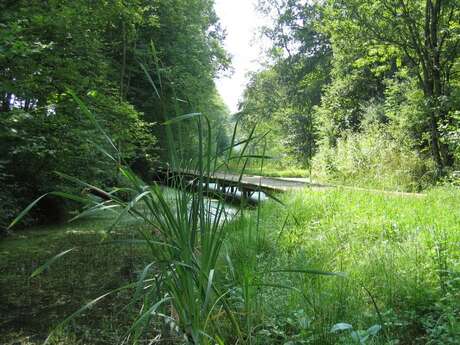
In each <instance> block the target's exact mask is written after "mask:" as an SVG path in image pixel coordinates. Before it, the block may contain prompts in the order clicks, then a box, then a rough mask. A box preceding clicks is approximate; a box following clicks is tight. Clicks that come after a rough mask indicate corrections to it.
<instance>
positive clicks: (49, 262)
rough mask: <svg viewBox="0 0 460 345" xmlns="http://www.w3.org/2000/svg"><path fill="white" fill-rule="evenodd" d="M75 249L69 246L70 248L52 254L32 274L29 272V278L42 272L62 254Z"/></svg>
mask: <svg viewBox="0 0 460 345" xmlns="http://www.w3.org/2000/svg"><path fill="white" fill-rule="evenodd" d="M75 249H76V247H74V248H70V249H67V250H65V251H63V252H61V253H59V254H57V255H55V256H53V257H52V258H51V259H49V260H48V261H47V262H45V263H44V264H43V265H41V266H40V267H39V268H37V269H36V270H35V271H34V272H33V273H32V274H31V276H30V277H31V278H34V277H36V276H38V275H39V274H41V273H43V271H45V270H46V269H47V268H48V267H50V266H51V265H52V264H53V263H54V262H55V261H56V260H58V259H60V258H62V257H63V256H64V255H66V254H68V253H70V252H72V251H74V250H75Z"/></svg>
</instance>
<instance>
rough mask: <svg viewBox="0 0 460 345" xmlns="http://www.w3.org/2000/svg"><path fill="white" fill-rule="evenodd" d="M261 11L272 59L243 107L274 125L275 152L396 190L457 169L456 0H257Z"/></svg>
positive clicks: (255, 119) (245, 115)
mask: <svg viewBox="0 0 460 345" xmlns="http://www.w3.org/2000/svg"><path fill="white" fill-rule="evenodd" d="M259 10H260V11H261V12H262V13H264V14H265V15H266V16H270V17H271V18H273V20H272V23H271V25H268V26H267V27H265V28H264V29H263V30H262V34H263V35H265V36H266V37H268V38H270V40H271V41H272V42H273V45H272V47H271V50H270V56H271V58H270V59H269V63H268V64H267V65H266V67H265V68H264V69H263V70H261V71H259V72H256V73H253V74H252V76H251V79H250V83H249V84H248V86H247V88H246V91H245V94H244V98H243V100H242V102H241V104H240V109H241V115H240V116H241V119H242V121H244V122H247V123H263V127H264V128H267V127H272V128H274V130H273V131H272V132H271V139H272V142H273V143H274V145H270V147H273V148H274V152H273V154H274V155H275V156H276V155H278V157H281V158H283V157H284V159H285V160H287V161H289V160H290V159H291V162H292V158H293V157H294V158H295V159H296V160H297V162H298V164H300V165H303V166H309V165H312V167H313V169H314V170H315V171H316V172H317V173H318V175H320V176H322V177H323V178H327V179H333V180H340V181H347V182H352V181H355V182H356V183H360V184H366V183H370V184H382V183H383V185H380V186H383V187H390V188H395V187H396V188H403V189H419V188H423V187H426V186H427V184H429V183H431V182H433V181H434V180H435V179H437V178H439V177H440V176H446V175H448V174H449V172H450V171H453V170H458V169H459V164H460V140H459V127H460V122H459V108H460V88H459V87H460V84H459V81H460V79H459V71H460V59H459V49H460V26H459V21H460V8H459V5H458V1H435V0H433V1H431V0H372V1H361V0H357V1H348V0H347V1H340V0H329V1H314V2H306V1H289V0H261V1H259ZM280 143H281V144H280ZM285 164H291V163H285ZM385 184H387V185H385Z"/></svg>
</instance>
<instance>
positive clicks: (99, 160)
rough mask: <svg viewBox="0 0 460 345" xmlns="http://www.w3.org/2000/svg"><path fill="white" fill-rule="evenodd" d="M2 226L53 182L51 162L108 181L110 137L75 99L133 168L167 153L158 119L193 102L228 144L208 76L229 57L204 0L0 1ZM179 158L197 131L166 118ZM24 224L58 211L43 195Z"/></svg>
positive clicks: (55, 185)
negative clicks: (177, 141)
mask: <svg viewBox="0 0 460 345" xmlns="http://www.w3.org/2000/svg"><path fill="white" fill-rule="evenodd" d="M0 28H1V29H0V185H1V192H0V226H6V225H7V223H8V222H9V221H10V220H11V219H12V217H13V216H15V215H17V213H18V212H19V210H20V209H22V208H23V207H25V205H27V204H28V203H29V202H30V201H31V200H33V199H35V198H36V197H37V196H39V195H41V194H43V193H45V192H49V191H52V190H68V189H69V188H70V189H72V187H69V186H68V184H67V183H63V181H62V178H61V177H60V176H59V175H57V174H56V173H55V172H56V171H58V172H60V173H63V174H68V175H72V176H74V177H76V178H79V179H82V180H85V181H87V182H88V183H90V184H95V185H102V186H108V185H113V184H114V181H116V179H117V178H119V176H117V169H116V167H114V166H113V164H112V163H111V162H110V161H109V160H108V159H107V158H106V156H105V154H104V153H103V152H109V153H110V147H108V146H107V141H106V140H105V139H104V138H103V136H102V135H101V134H100V132H98V131H97V129H96V128H94V126H93V125H91V124H90V123H88V121H86V120H85V118H84V116H82V114H81V111H80V109H79V107H78V105H77V104H76V103H75V101H74V100H73V98H72V97H71V96H70V95H69V92H72V93H74V94H75V95H77V97H79V98H80V99H81V100H82V101H83V102H84V103H85V104H86V105H87V106H88V107H89V109H90V110H91V111H92V112H93V113H94V115H95V116H96V117H97V119H98V121H99V123H100V124H101V126H102V127H103V128H104V130H105V131H106V132H107V133H108V135H109V136H110V137H111V138H112V141H113V142H114V143H115V145H116V146H117V148H118V150H119V151H121V152H122V154H123V158H124V159H125V160H126V161H127V163H128V164H129V165H130V166H131V167H133V168H134V169H135V170H136V171H137V172H138V173H140V174H141V175H142V176H144V177H146V178H148V176H149V173H150V171H151V169H152V168H153V167H154V166H155V164H157V163H158V161H159V160H162V161H164V160H165V157H166V156H167V155H168V152H167V145H166V144H165V135H166V134H165V129H164V126H163V125H162V124H163V123H164V122H165V120H166V119H167V118H171V117H174V116H177V115H182V114H185V113H188V112H195V111H200V112H202V113H204V114H206V115H208V116H209V117H210V119H211V121H212V122H213V125H214V127H215V131H214V135H215V140H214V141H213V142H214V143H216V145H221V146H223V145H225V144H226V135H225V119H226V115H227V109H226V107H225V106H224V104H223V102H222V100H221V98H220V96H219V95H218V93H217V91H216V88H215V85H214V79H215V78H216V76H217V75H218V74H219V73H221V72H222V71H224V70H226V69H227V68H228V67H229V63H230V58H229V55H228V54H227V53H226V52H225V51H224V49H223V48H222V40H223V38H224V32H223V30H222V29H221V27H220V24H219V20H218V18H217V16H216V13H215V12H214V8H213V1H209V0H155V1H151V0H132V1H122V0H115V1H105V0H96V1H83V0H49V1H43V0H32V1H30V0H19V1H17V0H7V1H2V2H1V3H0ZM174 131H175V132H176V133H177V135H176V138H180V140H181V141H183V145H181V146H180V147H181V148H182V149H183V151H184V152H182V155H183V157H190V156H191V155H193V153H194V152H193V150H194V147H195V145H194V142H195V141H196V140H197V138H196V136H195V135H193V132H194V131H193V130H190V125H187V124H183V125H181V126H180V127H177V128H174ZM41 205H42V206H41V207H40V208H38V209H36V211H35V212H34V213H33V214H32V216H31V217H29V219H28V221H29V223H36V222H39V221H50V220H56V219H59V218H61V217H62V216H63V214H64V211H65V209H66V205H62V201H57V200H54V199H53V198H47V199H46V200H45V201H44V202H43V203H41Z"/></svg>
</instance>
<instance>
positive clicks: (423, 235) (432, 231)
mask: <svg viewBox="0 0 460 345" xmlns="http://www.w3.org/2000/svg"><path fill="white" fill-rule="evenodd" d="M283 201H284V203H285V205H284V206H283V205H280V204H279V203H276V202H273V201H268V202H266V203H264V204H263V205H262V207H261V208H260V209H259V210H243V213H242V214H241V216H240V217H238V218H235V219H234V220H233V221H232V222H230V223H229V224H228V225H226V232H227V238H226V240H225V242H224V244H223V249H222V251H221V254H220V257H219V259H218V265H217V266H216V272H218V273H219V274H216V278H215V279H216V281H215V283H216V284H217V285H218V286H221V287H225V286H228V287H229V288H228V290H227V291H228V294H227V296H226V297H227V301H228V303H229V304H230V305H231V308H232V311H233V313H234V315H235V317H236V318H237V321H238V323H239V325H240V327H241V331H242V333H243V334H244V337H243V338H238V341H239V343H246V344H359V343H360V342H359V341H358V342H355V341H354V340H353V338H352V337H351V336H350V334H351V332H350V331H347V330H345V331H343V332H337V333H331V328H332V327H333V326H334V325H335V324H337V323H347V324H351V325H352V326H353V329H355V330H367V329H368V328H369V327H371V326H373V325H381V326H382V329H381V330H380V332H378V333H377V335H376V336H370V337H369V338H368V339H367V340H366V343H368V344H458V343H459V341H458V339H460V338H459V334H460V333H459V330H460V321H459V319H460V315H459V312H460V284H459V281H460V273H459V271H460V249H459V243H460V225H459V224H460V209H459V208H458V205H459V201H460V193H459V192H458V191H455V190H442V189H437V190H433V191H430V192H428V194H427V196H425V197H408V196H395V195H388V194H383V193H372V192H366V191H353V190H346V189H331V190H325V191H312V190H308V189H306V190H303V191H299V192H295V193H289V194H286V195H284V196H283ZM258 213H259V217H258ZM110 224H111V219H110V218H104V217H100V216H96V217H94V216H93V217H91V218H89V219H88V220H85V221H78V222H77V223H72V224H68V225H65V226H63V227H55V228H44V229H40V230H36V229H35V230H34V231H27V232H18V233H17V234H16V235H14V236H13V237H12V238H10V239H7V240H4V241H3V242H2V243H1V244H0V256H1V261H0V267H1V271H2V276H1V278H0V288H1V291H2V301H3V303H2V305H1V307H0V308H1V313H0V315H1V320H0V334H1V336H0V343H2V344H3V343H6V344H9V343H17V342H18V340H19V339H21V337H22V338H23V339H26V338H27V337H29V336H32V337H31V338H28V340H24V341H23V342H22V344H39V343H40V342H41V341H42V340H43V339H44V338H45V337H46V335H47V334H48V332H49V331H50V330H51V329H52V328H53V326H55V325H56V324H57V323H59V322H60V321H62V320H63V319H64V318H65V317H66V316H67V315H68V314H69V313H71V312H73V311H75V310H76V309H78V308H79V307H80V306H81V305H82V304H84V303H86V302H88V301H89V300H91V299H93V298H95V297H97V296H99V295H102V294H103V293H105V292H107V291H109V290H111V289H114V288H117V287H119V286H121V285H123V284H127V283H129V282H131V281H133V280H134V281H136V280H137V277H138V276H139V274H140V273H141V272H142V269H143V267H144V266H145V264H146V263H147V262H149V260H150V253H149V252H148V250H146V249H145V248H144V249H143V247H139V246H119V245H110V244H108V245H104V246H97V247H96V246H93V245H92V244H94V243H97V242H101V241H103V240H104V239H105V237H106V234H105V232H104V230H105V229H106V228H107V227H108V226H109V225H110ZM139 226H142V224H140V223H137V222H135V221H134V219H131V218H129V217H128V218H126V219H124V220H123V221H122V222H121V223H119V224H118V225H117V228H116V229H115V232H114V234H113V236H115V238H119V239H127V238H130V236H132V233H133V231H132V230H133V227H139ZM74 246H78V247H79V250H78V251H77V252H75V253H73V254H72V255H70V256H68V257H67V258H65V259H63V260H60V261H57V262H56V263H55V264H54V265H53V266H52V267H51V268H50V269H49V270H47V271H46V272H45V273H44V274H42V275H40V276H37V277H35V278H33V279H31V278H30V274H31V272H33V270H34V269H35V268H36V267H37V265H39V264H40V263H43V261H44V260H46V259H48V258H49V257H50V256H52V255H53V254H56V253H58V252H60V251H62V250H63V249H66V248H70V247H74ZM315 270H317V271H322V272H324V271H326V272H335V273H338V272H343V273H344V276H324V275H318V274H315V272H316V271H315ZM131 300H132V293H129V292H123V291H122V292H119V293H117V294H116V295H114V296H109V297H108V299H107V300H104V301H102V303H101V304H98V305H95V306H94V307H93V308H91V310H90V311H88V312H86V313H85V314H84V315H82V316H80V317H79V318H77V319H75V320H74V321H73V322H72V323H70V324H69V325H68V326H67V327H66V328H65V329H64V330H63V331H62V332H61V333H58V334H56V336H55V339H54V340H53V341H54V343H56V344H57V343H65V344H83V343H84V344H118V343H121V341H122V339H123V337H124V335H125V334H126V332H127V331H128V329H129V327H130V325H131V324H132V323H133V322H134V320H136V318H137V317H138V312H139V311H138V306H136V305H132V306H129V307H126V305H129V303H130V302H131ZM120 311H121V312H120ZM223 312H224V311H223V310H220V311H219V310H216V312H215V313H214V314H213V315H214V317H213V318H214V319H213V322H215V327H217V328H219V334H221V336H222V337H224V338H223V343H225V344H233V343H234V342H235V339H236V338H235V334H234V329H233V327H232V325H231V324H230V323H229V322H228V319H227V318H223V317H222V316H221V315H220V314H221V313H223ZM151 329H152V331H153V329H155V327H152V328H151ZM145 336H146V337H147V338H148V337H154V336H155V334H154V333H148V332H147V334H145ZM19 343H21V342H19ZM163 343H165V342H163ZM166 343H167V342H166Z"/></svg>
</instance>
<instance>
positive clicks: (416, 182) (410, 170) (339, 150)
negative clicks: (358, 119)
mask: <svg viewBox="0 0 460 345" xmlns="http://www.w3.org/2000/svg"><path fill="white" fill-rule="evenodd" d="M313 167H314V168H315V172H316V174H317V177H319V178H320V179H327V180H331V181H335V182H339V183H345V184H359V185H361V186H369V187H376V188H383V189H397V190H406V191H417V190H421V189H423V188H425V187H427V186H428V185H429V184H430V182H432V181H433V175H432V171H433V163H432V162H431V161H430V160H429V159H425V158H423V157H421V156H420V155H419V154H418V153H416V152H415V151H414V150H413V149H411V145H410V143H409V142H408V141H407V140H404V139H401V138H396V137H395V135H393V133H392V131H391V128H390V127H389V126H388V125H384V124H370V125H368V126H367V127H366V128H365V129H364V130H363V131H362V132H358V133H353V132H350V131H348V132H346V134H345V135H344V136H343V137H342V138H339V139H338V140H337V145H336V146H335V147H329V146H328V145H327V144H326V143H323V144H322V145H320V149H319V153H318V154H317V155H316V156H315V157H314V160H313Z"/></svg>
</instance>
